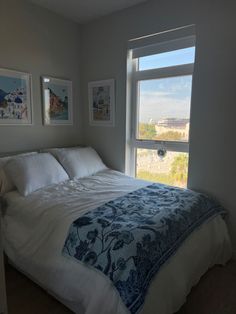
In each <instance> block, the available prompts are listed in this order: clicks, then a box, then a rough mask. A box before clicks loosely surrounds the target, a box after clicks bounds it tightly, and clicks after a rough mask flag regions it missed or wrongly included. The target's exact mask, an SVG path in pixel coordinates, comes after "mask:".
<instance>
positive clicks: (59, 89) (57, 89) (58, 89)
mask: <svg viewBox="0 0 236 314" xmlns="http://www.w3.org/2000/svg"><path fill="white" fill-rule="evenodd" d="M47 86H48V88H51V90H52V91H53V93H54V94H56V95H57V96H58V97H60V99H61V100H62V101H64V99H65V96H67V97H68V88H67V86H63V85H58V84H53V83H48V85H47Z"/></svg>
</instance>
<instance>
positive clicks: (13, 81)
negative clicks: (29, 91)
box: [0, 75, 26, 93]
mask: <svg viewBox="0 0 236 314" xmlns="http://www.w3.org/2000/svg"><path fill="white" fill-rule="evenodd" d="M22 87H24V88H26V82H25V80H21V79H19V78H12V77H6V76H1V75H0V89H2V90H3V91H4V92H7V93H9V92H13V91H15V90H16V89H17V88H22Z"/></svg>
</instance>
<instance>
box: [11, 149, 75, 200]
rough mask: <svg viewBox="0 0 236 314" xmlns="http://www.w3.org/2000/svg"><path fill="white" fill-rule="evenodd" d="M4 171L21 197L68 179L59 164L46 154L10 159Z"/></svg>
mask: <svg viewBox="0 0 236 314" xmlns="http://www.w3.org/2000/svg"><path fill="white" fill-rule="evenodd" d="M5 170H6V173H7V174H8V175H9V176H10V177H11V179H12V181H13V182H14V184H15V185H16V187H17V189H18V191H19V192H20V194H22V195H23V196H27V195H29V194H30V193H32V192H34V191H36V190H38V189H40V188H42V187H45V186H48V185H51V184H56V183H60V182H62V181H65V180H68V179H69V177H68V175H67V173H66V172H65V170H64V169H63V168H62V166H61V165H60V164H59V162H58V161H57V160H56V159H55V158H54V157H53V156H52V155H51V154H47V153H45V154H37V155H31V156H24V157H19V158H17V159H12V160H10V161H9V162H8V163H7V164H6V166H5Z"/></svg>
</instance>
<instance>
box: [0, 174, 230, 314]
mask: <svg viewBox="0 0 236 314" xmlns="http://www.w3.org/2000/svg"><path fill="white" fill-rule="evenodd" d="M148 184H150V183H149V182H146V181H142V180H137V179H133V178H131V177H128V176H125V175H123V174H121V173H119V172H116V171H112V170H105V171H102V172H99V173H97V174H96V175H94V176H91V177H87V178H83V179H80V180H77V181H76V180H74V181H66V182H63V183H60V184H58V185H52V186H50V187H48V188H44V189H41V190H38V191H36V192H34V193H32V194H31V195H29V196H28V197H22V196H20V195H19V193H18V192H17V191H13V192H10V193H8V194H7V195H6V199H7V202H8V208H7V211H6V214H5V216H4V219H3V228H4V248H5V252H6V254H7V255H8V257H9V259H10V260H11V261H12V263H13V264H14V265H16V267H17V268H19V269H20V270H21V271H22V272H24V273H25V274H27V275H28V276H29V277H30V278H32V279H33V280H34V281H35V282H37V283H38V284H39V285H41V286H42V287H43V288H44V289H46V290H47V291H48V292H49V293H51V294H53V295H54V296H56V297H57V298H58V299H59V300H60V301H61V302H62V303H64V304H65V305H66V306H67V307H69V308H70V309H71V310H72V311H74V312H75V313H79V314H95V313H98V311H97V309H98V308H99V314H126V313H128V311H127V309H126V308H125V306H124V305H123V303H122V301H121V299H120V296H119V294H118V292H117V291H116V289H115V288H114V287H113V285H112V283H111V282H110V281H108V280H107V279H106V278H104V276H101V275H100V274H99V273H98V272H96V271H95V270H94V269H92V268H90V267H88V266H84V265H82V264H80V263H76V262H75V261H73V260H70V259H68V258H66V257H65V256H63V255H62V253H61V252H62V248H63V245H64V241H65V238H66V235H67V232H68V229H69V227H70V225H71V223H72V222H73V221H74V220H75V219H77V218H78V217H80V216H81V215H83V214H84V213H86V212H87V211H89V210H91V209H93V208H97V207H98V206H100V205H102V204H104V203H106V202H108V201H110V200H112V199H115V198H117V197H120V196H123V195H125V194H127V193H128V192H132V191H134V190H136V189H139V188H142V187H145V186H147V185H148ZM230 257H231V245H230V240H229V236H228V232H227V228H226V225H225V222H224V220H223V219H222V218H221V217H220V216H217V217H215V218H212V219H210V220H209V221H207V222H206V223H204V224H203V225H202V226H201V227H199V228H198V229H197V230H196V231H194V232H193V233H192V234H191V235H190V236H189V237H188V239H187V240H185V242H184V243H183V244H182V246H181V247H180V248H179V249H178V251H177V252H176V254H175V255H173V256H172V257H171V258H170V259H169V260H168V261H167V262H166V263H165V265H163V266H162V268H161V270H160V271H159V272H158V274H157V275H156V276H155V278H154V280H153V281H152V283H151V286H150V288H149V291H148V294H147V296H146V301H145V304H144V306H143V308H142V310H141V313H142V314H154V313H155V314H157V313H158V314H171V313H174V312H175V311H177V310H178V309H179V308H180V307H181V305H182V304H183V303H184V302H185V300H186V296H187V294H188V293H189V292H190V290H191V288H192V286H194V285H195V284H196V283H197V282H198V281H199V279H200V278H201V276H202V275H203V274H204V273H205V272H206V271H207V270H208V269H209V268H210V267H212V266H213V265H215V264H225V263H226V262H227V261H228V260H229V259H230Z"/></svg>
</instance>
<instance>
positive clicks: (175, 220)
mask: <svg viewBox="0 0 236 314" xmlns="http://www.w3.org/2000/svg"><path fill="white" fill-rule="evenodd" d="M224 212H225V211H224V209H223V208H222V207H221V206H220V205H219V204H218V203H217V202H215V201H214V200H212V199H210V198H209V197H207V196H205V195H203V194H200V193H197V192H194V191H191V190H188V189H180V188H176V187H170V186H166V185H162V184H152V185H149V186H147V187H144V188H141V189H139V190H136V191H134V192H131V193H129V194H127V195H125V196H122V197H119V198H117V199H115V200H112V201H110V202H108V203H106V204H104V205H102V206H100V207H98V208H96V209H93V210H91V211H90V212H88V213H86V214H85V215H84V216H82V217H79V218H78V219H77V220H75V221H74V222H73V224H72V225H71V226H70V229H69V232H68V236H67V239H66V241H65V245H64V248H63V254H64V255H66V256H69V257H72V258H73V259H75V260H76V261H79V262H82V263H84V264H85V265H90V266H92V267H94V268H95V269H96V270H98V271H99V272H102V273H103V274H104V275H105V276H107V278H109V280H111V281H112V282H113V284H114V286H115V287H116V289H117V290H118V292H119V294H120V297H121V299H122V300H123V302H124V304H125V305H126V307H127V308H128V310H129V311H130V312H131V313H132V314H133V313H137V312H138V311H139V310H140V309H141V307H142V305H143V303H144V299H145V295H146V293H147V290H148V287H149V286H150V283H151V281H152V279H153V277H154V276H155V275H156V274H157V272H158V271H159V269H160V267H161V266H162V265H163V264H164V263H165V262H166V261H167V260H168V258H169V257H170V256H172V255H173V254H174V253H175V252H176V250H177V249H178V247H179V246H180V245H181V244H182V243H183V241H184V240H185V239H186V238H187V237H188V236H189V235H190V234H191V233H192V232H193V231H194V230H195V229H196V228H197V227H199V226H200V225H201V224H202V223H204V222H205V221H207V220H209V219H210V218H213V217H215V216H216V215H219V214H223V213H224Z"/></svg>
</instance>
